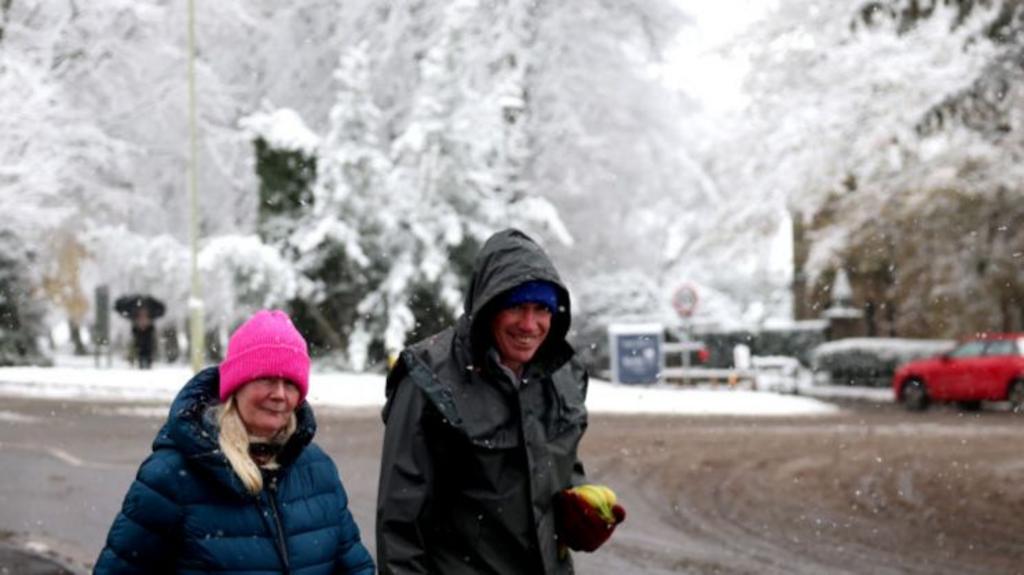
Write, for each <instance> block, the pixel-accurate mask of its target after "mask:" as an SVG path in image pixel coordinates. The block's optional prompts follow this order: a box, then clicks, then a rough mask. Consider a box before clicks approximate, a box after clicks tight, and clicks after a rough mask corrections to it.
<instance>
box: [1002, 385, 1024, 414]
mask: <svg viewBox="0 0 1024 575" xmlns="http://www.w3.org/2000/svg"><path fill="white" fill-rule="evenodd" d="M1006 399H1008V400H1009V401H1010V409H1011V410H1012V411H1013V412H1014V413H1021V414H1024V380H1021V379H1018V380H1017V381H1014V382H1013V383H1011V384H1010V391H1009V392H1008V393H1007V394H1006Z"/></svg>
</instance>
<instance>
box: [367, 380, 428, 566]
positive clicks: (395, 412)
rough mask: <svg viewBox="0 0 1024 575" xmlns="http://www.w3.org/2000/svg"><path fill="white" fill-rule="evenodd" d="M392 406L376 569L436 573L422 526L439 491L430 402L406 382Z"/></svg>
mask: <svg viewBox="0 0 1024 575" xmlns="http://www.w3.org/2000/svg"><path fill="white" fill-rule="evenodd" d="M390 403H391V405H389V406H388V409H387V416H386V420H385V426H386V427H385V430H384V449H383V453H382V455H381V471H380V484H379V486H378V491H377V564H378V566H379V568H380V572H381V574H382V575H399V574H406V573H435V572H437V569H435V568H433V565H432V563H431V560H430V557H429V555H428V551H427V549H426V547H425V543H424V540H423V524H422V522H421V521H422V516H423V511H424V509H425V508H426V506H427V504H428V503H429V502H430V498H431V495H432V493H433V488H434V462H433V460H432V457H431V452H430V450H429V449H428V444H427V437H426V435H425V429H424V425H423V424H424V416H425V415H426V398H425V396H424V395H423V393H422V392H421V391H420V389H419V388H418V387H417V386H416V384H415V383H414V382H413V381H411V380H410V379H409V377H404V378H402V380H401V381H400V382H399V383H398V385H397V386H396V389H395V391H394V394H393V395H392V397H391V398H390Z"/></svg>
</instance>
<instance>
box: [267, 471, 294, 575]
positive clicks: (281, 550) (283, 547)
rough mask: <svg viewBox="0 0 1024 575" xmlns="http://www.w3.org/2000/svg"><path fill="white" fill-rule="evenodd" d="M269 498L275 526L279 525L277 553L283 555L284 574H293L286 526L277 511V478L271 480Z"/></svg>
mask: <svg viewBox="0 0 1024 575" xmlns="http://www.w3.org/2000/svg"><path fill="white" fill-rule="evenodd" d="M267 500H268V501H270V512H271V513H272V514H273V515H274V526H275V527H277V534H276V535H277V537H276V539H277V554H278V555H280V556H281V563H282V564H283V566H284V575H290V574H291V572H292V571H291V567H290V566H289V565H288V547H287V544H286V543H285V540H284V527H283V526H282V525H281V515H280V514H278V512H277V478H276V477H274V478H273V479H271V480H270V486H269V487H268V493H267Z"/></svg>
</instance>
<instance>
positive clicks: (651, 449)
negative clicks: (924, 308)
mask: <svg viewBox="0 0 1024 575" xmlns="http://www.w3.org/2000/svg"><path fill="white" fill-rule="evenodd" d="M844 407H845V408H846V409H845V410H844V411H843V412H842V413H840V414H837V415H830V416H825V417H813V418H806V417H804V418H723V417H713V418H712V417H705V418H694V417H642V416H615V417H612V416H592V419H591V426H590V430H589V431H588V434H587V436H586V438H585V439H584V443H583V446H582V451H583V458H584V462H585V463H586V464H587V466H588V472H589V474H590V476H591V478H592V480H594V481H596V482H604V483H607V484H609V485H611V486H612V487H613V488H615V489H616V491H618V493H619V495H620V498H621V499H622V501H623V502H624V503H625V505H626V507H627V509H628V511H629V518H628V519H627V522H626V523H625V524H623V525H622V526H621V527H620V529H619V530H618V532H617V533H616V535H615V537H614V538H613V540H612V542H611V543H609V544H608V545H607V546H605V548H603V549H601V550H600V551H599V552H598V553H595V554H592V555H578V556H577V566H578V571H579V572H580V573H584V574H597V575H605V574H607V575H612V574H614V575H621V574H625V573H630V574H631V573H654V574H660V573H694V574H711V573H722V574H734V573H735V574H740V573H759V574H760V573H768V574H771V573H778V574H783V573H807V574H811V573H865V574H866V573H872V574H874V573H893V574H895V573H920V574H922V575H924V574H943V573H948V574H950V575H952V574H971V573H977V574H981V573H985V574H1000V573H1024V567H1022V566H1021V565H1022V563H1021V562H1022V560H1024V539H1022V538H1021V537H1020V536H1019V535H1018V534H1019V533H1022V532H1024V512H1022V511H1024V481H1021V479H1022V478H1024V450H1022V449H1020V444H1021V436H1022V433H1024V418H1019V417H1014V416H1012V415H1010V414H1007V413H987V412H983V413H979V414H969V415H964V414H959V413H957V412H955V411H953V410H948V409H939V410H933V411H931V412H929V413H927V414H924V415H917V414H905V413H903V412H902V411H900V410H898V409H895V408H894V407H892V406H874V405H871V404H860V403H850V404H847V405H845V406H844ZM165 409H166V408H165V407H163V406H127V405H115V404H85V403H78V402H61V401H46V400H29V399H16V398H5V399H4V405H3V408H0V469H3V470H4V472H3V473H4V481H2V482H0V541H3V542H6V543H7V544H8V546H9V547H10V546H14V547H21V548H25V547H26V546H27V547H30V548H31V549H34V550H36V551H42V552H44V553H48V554H49V555H50V556H51V557H54V558H57V559H59V560H60V561H61V562H62V563H64V564H68V565H72V566H74V567H75V568H76V570H77V571H80V572H86V571H87V569H88V567H89V566H90V565H91V563H92V561H93V560H94V559H95V557H96V555H97V554H98V552H99V549H100V547H101V546H102V543H103V538H104V536H105V534H106V531H107V529H108V527H109V526H110V522H111V520H112V519H113V516H114V514H115V513H116V511H117V509H118V508H119V506H120V504H121V498H122V497H123V495H124V492H125V490H126V489H127V487H128V485H129V483H130V482H131V480H132V478H133V476H134V473H135V470H136V469H137V467H138V464H139V463H140V462H141V461H142V459H143V458H144V457H145V456H146V454H147V453H148V452H149V444H150V441H151V440H152V438H153V435H154V434H155V433H156V431H157V429H158V427H159V425H160V423H161V422H162V419H161V414H162V413H164V411H165ZM317 418H318V420H319V422H320V431H319V433H318V438H317V441H318V442H319V443H320V444H321V446H323V447H324V449H325V450H326V451H327V452H328V453H330V454H331V455H332V456H333V457H334V458H335V460H336V461H337V462H338V463H339V467H340V469H341V473H342V477H343V479H344V481H345V485H346V488H347V489H348V490H349V494H350V496H351V505H352V511H353V514H354V515H355V517H356V520H357V522H358V524H359V525H360V527H361V528H362V530H363V535H364V538H366V539H368V540H367V541H366V543H367V546H368V547H369V548H370V549H371V551H372V549H373V541H372V539H373V537H372V529H373V506H374V501H375V498H376V480H377V471H378V469H377V466H378V455H379V448H380V441H381V434H382V427H381V425H380V423H379V418H378V417H377V414H376V413H375V411H343V410H324V409H321V410H318V412H317ZM2 560H3V555H2V554H0V561H2ZM0 565H2V563H0ZM4 566H5V567H7V566H6V565H4ZM9 572H11V573H15V572H18V573H20V572H22V571H9Z"/></svg>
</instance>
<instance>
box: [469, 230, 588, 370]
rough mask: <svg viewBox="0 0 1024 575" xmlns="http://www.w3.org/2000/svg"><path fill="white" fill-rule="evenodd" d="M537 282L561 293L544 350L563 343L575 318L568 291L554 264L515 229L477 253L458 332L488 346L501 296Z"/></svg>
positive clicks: (533, 242)
mask: <svg viewBox="0 0 1024 575" xmlns="http://www.w3.org/2000/svg"><path fill="white" fill-rule="evenodd" d="M535 280H541V281H546V282H550V283H552V284H554V285H555V287H556V291H557V292H558V311H557V312H556V313H555V315H554V317H553V318H552V319H551V329H550V331H549V332H548V338H547V341H546V342H545V345H544V347H545V348H548V347H551V346H553V345H557V344H558V343H559V342H564V340H565V336H566V334H567V333H569V325H570V322H571V318H572V314H571V311H572V308H571V305H570V301H569V291H568V290H567V289H566V288H565V284H563V283H562V279H561V277H559V275H558V271H557V270H555V266H554V264H552V263H551V258H549V257H548V255H547V254H546V253H545V252H544V250H543V249H542V248H541V247H540V246H539V245H538V244H537V242H535V241H533V239H531V238H530V237H529V236H527V235H526V234H524V233H523V232H521V231H519V230H516V229H507V230H503V231H500V232H498V233H496V234H494V235H493V236H491V238H490V239H488V240H487V242H486V243H485V244H484V246H483V248H481V249H480V253H479V254H477V257H476V261H475V263H474V264H473V277H472V279H471V280H470V283H469V290H468V293H467V295H466V302H465V309H464V314H463V316H462V317H461V318H459V324H460V325H459V331H460V332H462V333H464V334H465V333H466V332H468V333H469V334H473V335H474V336H476V337H471V338H470V341H473V342H488V343H489V342H490V340H491V336H490V333H489V329H490V320H491V318H492V317H493V315H494V314H495V313H496V312H497V309H495V303H496V301H497V299H498V296H500V295H501V294H503V293H505V292H506V291H508V290H510V289H512V288H514V287H516V286H518V285H519V284H522V283H525V282H528V281H535ZM467 335H468V334H467ZM549 344H550V345H549ZM475 345H476V344H475ZM474 351H475V352H480V351H482V350H480V349H476V350H474ZM542 352H543V348H542ZM542 352H541V353H542Z"/></svg>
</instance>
